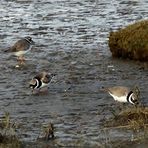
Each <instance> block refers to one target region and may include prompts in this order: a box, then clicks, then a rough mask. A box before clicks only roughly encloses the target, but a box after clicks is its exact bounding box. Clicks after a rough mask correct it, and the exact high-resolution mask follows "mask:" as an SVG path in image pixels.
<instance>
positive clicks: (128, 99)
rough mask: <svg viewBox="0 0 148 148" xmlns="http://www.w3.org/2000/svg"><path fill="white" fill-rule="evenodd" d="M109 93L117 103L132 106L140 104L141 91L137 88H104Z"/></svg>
mask: <svg viewBox="0 0 148 148" xmlns="http://www.w3.org/2000/svg"><path fill="white" fill-rule="evenodd" d="M102 89H103V90H105V91H107V92H108V93H109V94H110V95H111V96H112V97H113V98H114V100H115V101H118V102H123V103H130V104H132V105H137V104H138V103H139V101H138V100H139V93H140V92H139V89H138V88H137V87H135V88H133V89H131V88H129V87H125V86H113V87H106V88H104V87H103V88H102Z"/></svg>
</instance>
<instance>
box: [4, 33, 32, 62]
mask: <svg viewBox="0 0 148 148" xmlns="http://www.w3.org/2000/svg"><path fill="white" fill-rule="evenodd" d="M34 44H35V43H34V41H33V40H32V38H31V37H30V36H26V37H24V38H22V39H20V40H18V41H17V42H16V43H15V44H14V45H13V46H12V47H10V48H8V49H7V50H5V52H11V53H13V54H14V55H15V56H17V60H18V61H19V62H20V64H24V61H25V58H24V57H23V55H24V54H26V53H27V52H28V51H30V50H31V48H32V46H33V45H34Z"/></svg>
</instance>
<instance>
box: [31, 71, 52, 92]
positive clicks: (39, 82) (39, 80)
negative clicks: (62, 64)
mask: <svg viewBox="0 0 148 148" xmlns="http://www.w3.org/2000/svg"><path fill="white" fill-rule="evenodd" d="M54 76H55V74H51V73H47V72H45V71H44V72H41V73H39V74H37V75H36V76H35V77H33V79H32V80H31V81H30V83H29V87H30V88H31V89H32V91H34V90H40V89H41V88H43V87H47V86H48V85H49V84H50V82H51V80H52V78H53V77H54Z"/></svg>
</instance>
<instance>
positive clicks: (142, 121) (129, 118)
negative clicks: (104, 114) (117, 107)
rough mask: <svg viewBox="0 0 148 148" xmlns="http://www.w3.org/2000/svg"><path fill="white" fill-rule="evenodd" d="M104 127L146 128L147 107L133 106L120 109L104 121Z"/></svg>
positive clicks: (147, 120)
mask: <svg viewBox="0 0 148 148" xmlns="http://www.w3.org/2000/svg"><path fill="white" fill-rule="evenodd" d="M104 125H105V127H106V128H128V129H133V130H139V129H147V127H148V107H133V108H127V109H126V110H124V111H121V112H120V113H119V114H116V116H114V117H112V118H110V119H109V120H107V121H105V123H104Z"/></svg>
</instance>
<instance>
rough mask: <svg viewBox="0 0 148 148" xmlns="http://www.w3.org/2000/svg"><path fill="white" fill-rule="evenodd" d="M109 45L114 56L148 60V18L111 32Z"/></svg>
mask: <svg viewBox="0 0 148 148" xmlns="http://www.w3.org/2000/svg"><path fill="white" fill-rule="evenodd" d="M109 47H110V51H111V52H112V55H113V56H114V57H123V58H129V59H134V60H140V61H148V20H144V21H140V22H137V23H135V24H132V25H129V26H127V27H126V28H124V29H120V30H119V31H116V32H111V33H110V36H109Z"/></svg>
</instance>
